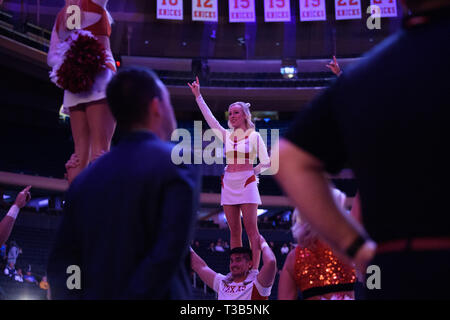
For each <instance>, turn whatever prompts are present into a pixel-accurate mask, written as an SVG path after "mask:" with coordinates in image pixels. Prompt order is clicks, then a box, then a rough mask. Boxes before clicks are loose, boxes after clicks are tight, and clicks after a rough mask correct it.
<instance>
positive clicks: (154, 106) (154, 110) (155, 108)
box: [149, 97, 162, 119]
mask: <svg viewBox="0 0 450 320" xmlns="http://www.w3.org/2000/svg"><path fill="white" fill-rule="evenodd" d="M149 108H150V110H149V111H150V112H149V113H150V119H157V118H160V117H161V111H162V110H161V101H160V100H159V99H158V98H157V97H154V98H153V100H152V101H151V102H150V106H149Z"/></svg>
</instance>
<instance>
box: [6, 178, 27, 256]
mask: <svg viewBox="0 0 450 320" xmlns="http://www.w3.org/2000/svg"><path fill="white" fill-rule="evenodd" d="M30 189H31V186H28V187H26V188H25V189H23V190H22V191H21V192H20V193H19V194H18V195H17V197H16V201H14V204H13V205H12V206H11V208H10V209H9V211H8V213H7V214H6V216H5V217H4V218H3V219H2V221H0V247H1V246H2V245H3V244H4V243H5V242H6V241H7V240H8V238H9V235H10V234H11V231H12V229H13V227H14V223H15V222H16V218H17V215H18V214H19V211H20V209H22V208H23V207H24V206H25V205H26V204H27V202H28V201H30V199H31V195H30Z"/></svg>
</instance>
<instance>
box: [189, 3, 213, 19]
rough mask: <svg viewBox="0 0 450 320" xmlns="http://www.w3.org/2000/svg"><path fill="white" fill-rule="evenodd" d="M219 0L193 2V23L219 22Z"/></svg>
mask: <svg viewBox="0 0 450 320" xmlns="http://www.w3.org/2000/svg"><path fill="white" fill-rule="evenodd" d="M217 10H218V9H217V0H192V20H193V21H218V16H219V15H218V12H217Z"/></svg>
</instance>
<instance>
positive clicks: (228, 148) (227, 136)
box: [196, 96, 270, 166]
mask: <svg viewBox="0 0 450 320" xmlns="http://www.w3.org/2000/svg"><path fill="white" fill-rule="evenodd" d="M196 100H197V104H198V106H199V107H200V111H201V112H202V114H203V116H204V117H205V120H206V122H207V123H208V125H209V126H210V128H211V129H214V130H216V136H217V137H218V138H219V139H220V140H221V141H222V142H224V144H225V155H226V159H227V164H248V163H250V164H253V163H255V160H256V157H258V159H259V161H260V162H261V163H262V164H263V165H264V166H269V165H270V158H269V154H268V153H267V148H266V144H265V143H264V140H263V138H262V137H261V135H260V134H259V133H258V132H256V131H255V130H254V129H249V130H247V131H246V132H245V133H243V136H244V138H238V137H236V136H233V133H234V130H233V129H229V130H227V129H225V128H223V127H222V126H221V125H220V123H219V121H217V119H216V118H215V117H214V115H213V114H212V112H211V110H210V109H209V108H208V106H207V105H206V102H205V100H203V97H202V96H199V97H198V98H197V99H196Z"/></svg>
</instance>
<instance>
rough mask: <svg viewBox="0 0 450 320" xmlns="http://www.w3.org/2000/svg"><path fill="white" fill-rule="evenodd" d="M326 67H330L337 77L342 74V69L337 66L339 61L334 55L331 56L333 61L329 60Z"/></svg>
mask: <svg viewBox="0 0 450 320" xmlns="http://www.w3.org/2000/svg"><path fill="white" fill-rule="evenodd" d="M326 67H327V68H328V69H330V70H331V71H332V72H333V73H334V74H335V75H337V76H338V77H339V76H340V75H341V74H342V70H341V67H340V66H339V63H338V62H337V60H336V57H335V56H333V61H331V62H330V63H328V64H327V65H326Z"/></svg>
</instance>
